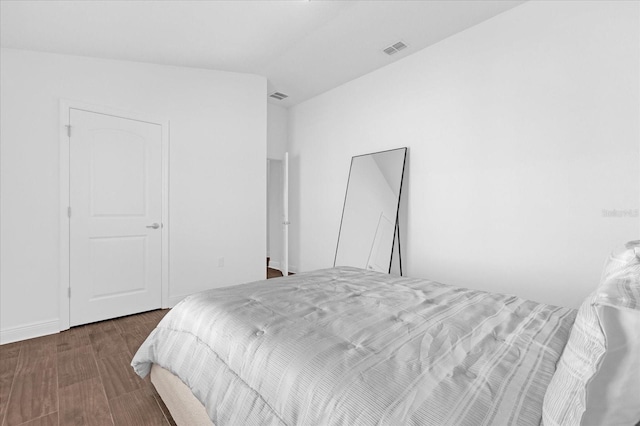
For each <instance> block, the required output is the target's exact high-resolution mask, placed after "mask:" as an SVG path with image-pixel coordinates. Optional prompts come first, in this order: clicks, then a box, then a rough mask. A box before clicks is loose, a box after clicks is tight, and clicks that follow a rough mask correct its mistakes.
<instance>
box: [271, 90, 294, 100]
mask: <svg viewBox="0 0 640 426" xmlns="http://www.w3.org/2000/svg"><path fill="white" fill-rule="evenodd" d="M269 97H270V98H273V99H277V100H279V101H281V100H283V99H284V98H288V97H289V95H285V94H284V93H280V92H273V93H272V94H270V95H269Z"/></svg>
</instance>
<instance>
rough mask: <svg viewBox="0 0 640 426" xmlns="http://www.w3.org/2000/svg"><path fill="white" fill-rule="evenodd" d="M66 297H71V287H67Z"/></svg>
mask: <svg viewBox="0 0 640 426" xmlns="http://www.w3.org/2000/svg"><path fill="white" fill-rule="evenodd" d="M67 297H68V298H69V299H71V287H67Z"/></svg>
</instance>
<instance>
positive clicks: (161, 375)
mask: <svg viewBox="0 0 640 426" xmlns="http://www.w3.org/2000/svg"><path fill="white" fill-rule="evenodd" d="M151 383H153V386H154V387H155V388H156V390H157V391H158V394H159V395H160V397H161V398H162V401H163V402H164V404H165V405H166V406H167V408H168V409H169V412H170V413H171V416H172V417H173V420H174V421H175V422H176V424H177V425H178V426H215V425H214V423H213V422H212V421H211V419H209V416H208V415H207V412H206V410H205V408H204V406H203V405H202V404H201V403H200V401H198V399H197V398H196V397H195V396H194V395H193V393H191V390H190V389H189V387H188V386H187V385H185V384H184V383H183V382H182V380H180V379H179V378H178V377H177V376H175V375H174V374H173V373H171V372H170V371H169V370H165V369H164V368H162V367H160V366H159V365H157V364H153V365H152V366H151Z"/></svg>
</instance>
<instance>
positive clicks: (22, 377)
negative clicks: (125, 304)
mask: <svg viewBox="0 0 640 426" xmlns="http://www.w3.org/2000/svg"><path fill="white" fill-rule="evenodd" d="M168 311H169V310H168V309H165V310H157V311H151V312H145V313H142V314H137V315H131V316H128V317H123V318H117V319H113V320H108V321H102V322H98V323H94V324H88V325H85V326H80V327H73V328H72V329H70V330H67V331H63V332H62V333H58V334H53V335H50V336H44V337H38V338H35V339H29V340H24V341H22V342H16V343H10V344H7V345H2V346H0V425H2V426H17V425H21V426H56V425H60V426H63V425H64V426H66V425H78V426H93V425H96V426H98V425H100V426H102V425H112V426H120V425H122V426H127V425H135V426H143V425H150V426H161V425H175V422H174V421H173V419H172V418H171V415H170V414H169V411H168V410H167V408H166V406H165V405H164V403H163V402H162V400H161V399H160V396H159V395H158V394H157V392H156V390H155V388H154V387H153V385H152V384H151V382H150V381H149V377H148V376H147V378H146V379H144V380H142V379H140V378H139V377H138V376H137V375H136V374H135V373H134V372H133V369H132V368H131V366H130V363H131V358H132V357H133V354H134V353H135V352H136V351H137V349H138V347H139V346H140V345H141V344H142V342H143V341H144V339H145V338H146V337H147V335H148V334H149V332H151V330H152V329H153V328H154V327H155V326H156V324H157V323H158V322H159V321H160V319H162V317H163V316H164V315H165V314H166V313H167V312H168Z"/></svg>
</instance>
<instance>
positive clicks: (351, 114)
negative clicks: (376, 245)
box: [289, 1, 640, 307]
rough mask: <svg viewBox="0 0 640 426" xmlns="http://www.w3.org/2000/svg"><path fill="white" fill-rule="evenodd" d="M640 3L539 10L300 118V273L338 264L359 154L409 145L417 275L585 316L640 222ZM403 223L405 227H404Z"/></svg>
mask: <svg viewBox="0 0 640 426" xmlns="http://www.w3.org/2000/svg"><path fill="white" fill-rule="evenodd" d="M639 7H640V4H639V3H638V2H612V1H606V2H604V1H603V2H597V1H587V2H579V1H565V2H528V3H525V4H523V5H521V6H518V7H517V8H514V9H512V10H510V11H508V12H505V13H503V14H501V15H498V16H497V17H495V18H492V19H490V20H488V21H485V22H484V23H482V24H480V25H478V26H476V27H473V28H471V29H468V30H466V31H464V32H462V33H459V34H457V35H454V36H452V37H450V38H448V39H446V40H444V41H442V42H440V43H438V44H436V45H434V46H431V47H429V48H427V49H424V50H423V51H420V52H417V53H415V54H413V55H411V56H408V57H406V58H404V59H402V60H400V61H397V62H395V63H393V64H391V65H389V66H387V67H385V68H383V69H380V70H378V71H376V72H373V73H371V74H368V75H365V76H363V77H361V78H359V79H357V80H354V81H352V82H350V83H347V84H345V85H343V86H341V87H339V88H337V89H334V90H332V91H330V92H327V93H325V94H323V95H321V96H318V97H316V98H314V99H311V100H309V101H307V102H305V103H303V104H300V105H298V106H296V107H294V108H292V109H290V114H289V132H290V133H289V149H290V152H291V155H292V172H291V173H292V177H291V184H292V195H291V197H292V201H291V204H292V209H291V221H292V227H291V233H292V238H291V257H292V260H291V262H292V263H294V264H297V265H299V268H300V269H301V270H311V269H315V268H322V267H329V266H331V264H332V260H333V255H334V250H335V244H336V239H337V236H338V227H339V224H340V214H341V209H342V203H343V197H344V189H345V185H346V181H347V175H348V171H349V161H350V159H351V156H353V155H358V154H363V153H367V152H374V151H380V150H383V149H390V148H397V147H402V146H407V147H409V154H408V173H407V175H406V177H405V184H406V186H405V188H404V189H403V194H404V196H406V197H408V198H407V206H406V208H407V211H406V217H407V219H406V221H405V223H403V224H402V226H403V227H404V231H405V232H406V233H407V235H406V237H404V238H403V241H402V244H403V249H404V254H403V263H404V265H403V266H404V270H405V274H407V275H412V276H421V277H427V278H430V279H434V280H437V281H441V282H445V283H449V284H454V285H459V286H466V287H471V288H479V289H485V290H490V291H497V292H505V293H512V294H516V295H519V296H523V297H526V298H529V299H533V300H537V301H541V302H547V303H553V304H557V305H564V306H570V307H576V306H578V305H579V303H580V302H581V300H582V299H583V298H584V297H585V295H586V294H587V293H588V292H590V291H591V290H592V289H593V288H594V286H596V285H597V283H598V280H599V277H600V270H601V267H602V264H603V261H604V259H605V257H606V255H607V253H608V252H609V251H610V250H611V249H612V248H614V247H615V246H617V245H620V244H621V243H624V242H626V241H628V240H631V239H635V238H638V236H639V234H640V229H639V220H638V218H637V217H635V218H629V217H628V218H604V217H602V210H603V209H637V208H638V206H639V204H640V200H639V193H640V180H639V179H638V177H639V175H640V170H639V164H640V161H639V160H640V152H639V151H640V150H639V142H638V141H639V140H640V130H639V128H640V126H639V125H640V122H639V116H640V111H639V100H640V96H639V78H640V68H639V52H640V46H639V29H640V25H639V16H640V13H639V10H638V9H639ZM401 217H402V215H401Z"/></svg>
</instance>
